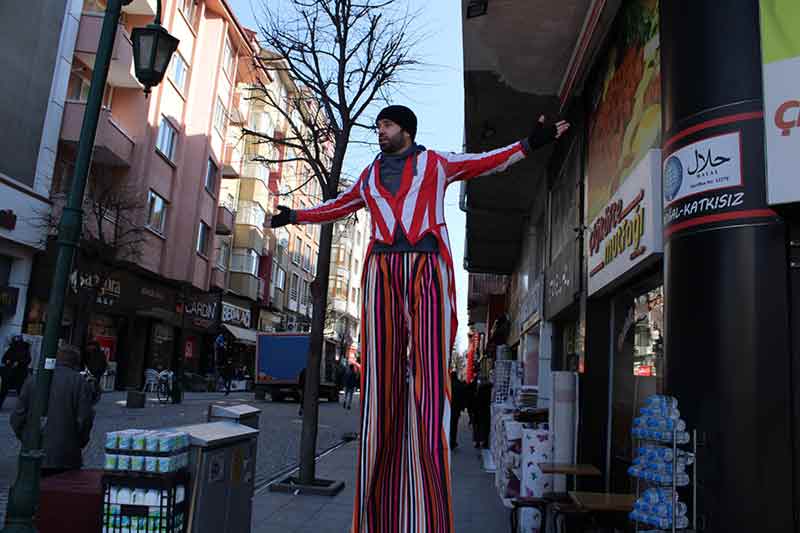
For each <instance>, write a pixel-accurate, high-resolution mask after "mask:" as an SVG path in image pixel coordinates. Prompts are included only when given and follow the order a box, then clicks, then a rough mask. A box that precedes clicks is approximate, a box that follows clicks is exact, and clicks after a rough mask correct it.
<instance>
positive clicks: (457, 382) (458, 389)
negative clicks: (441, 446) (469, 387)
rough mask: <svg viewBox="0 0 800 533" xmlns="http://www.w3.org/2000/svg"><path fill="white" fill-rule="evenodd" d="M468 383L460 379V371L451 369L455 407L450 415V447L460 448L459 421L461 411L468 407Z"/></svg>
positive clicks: (451, 384)
mask: <svg viewBox="0 0 800 533" xmlns="http://www.w3.org/2000/svg"><path fill="white" fill-rule="evenodd" d="M465 386H466V384H465V383H464V382H463V381H461V379H459V376H458V371H457V370H456V369H453V370H451V371H450V388H451V390H452V394H453V408H452V410H451V415H450V449H451V450H455V449H456V448H458V421H459V419H460V418H461V411H463V410H464V408H465V407H466V405H465V402H464V400H465V397H464V389H465Z"/></svg>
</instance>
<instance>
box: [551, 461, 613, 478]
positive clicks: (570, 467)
mask: <svg viewBox="0 0 800 533" xmlns="http://www.w3.org/2000/svg"><path fill="white" fill-rule="evenodd" d="M539 468H541V469H542V473H543V474H563V475H566V476H588V477H597V476H599V475H600V474H601V472H600V469H599V468H597V467H596V466H593V465H585V464H570V463H539Z"/></svg>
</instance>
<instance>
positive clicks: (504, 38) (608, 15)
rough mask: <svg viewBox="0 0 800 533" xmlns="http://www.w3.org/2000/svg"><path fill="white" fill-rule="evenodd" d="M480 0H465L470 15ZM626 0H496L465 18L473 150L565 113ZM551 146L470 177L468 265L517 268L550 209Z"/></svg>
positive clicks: (478, 269)
mask: <svg viewBox="0 0 800 533" xmlns="http://www.w3.org/2000/svg"><path fill="white" fill-rule="evenodd" d="M472 3H473V2H468V0H462V5H464V6H465V9H464V13H467V11H466V7H467V6H468V5H469V4H472ZM477 3H478V4H480V2H477ZM484 4H486V3H485V2H484ZM619 4H620V1H619V0H563V1H560V2H524V1H522V0H519V1H514V2H511V1H509V2H489V3H488V5H487V9H486V11H485V14H483V15H482V16H475V17H472V18H466V19H464V21H463V24H462V34H463V42H464V98H465V114H464V135H465V148H466V151H468V152H484V151H488V150H493V149H495V148H498V147H501V146H504V145H506V144H509V143H512V142H514V141H517V140H519V139H520V138H522V137H523V136H525V135H527V133H528V131H529V130H530V128H531V125H532V124H533V121H534V120H535V119H536V117H537V116H538V115H539V114H540V113H542V114H546V115H549V116H550V117H555V116H556V115H558V114H560V113H561V111H562V110H561V102H562V101H563V100H565V99H566V98H567V97H568V96H569V95H571V94H577V93H579V92H580V90H581V84H582V80H583V79H584V77H585V69H583V68H582V65H584V64H585V63H587V62H589V61H590V59H591V58H592V57H593V54H594V51H595V50H596V48H597V47H598V46H599V45H600V44H601V43H602V36H603V35H604V34H605V33H606V29H607V27H608V26H609V25H610V24H611V21H612V20H613V18H614V14H615V12H616V10H617V9H618V7H619ZM520 43H523V44H522V45H521V44H520ZM551 151H552V149H551V148H544V149H541V150H538V151H537V152H536V153H535V154H534V155H532V156H531V157H530V158H529V159H528V161H525V162H522V163H520V164H518V165H515V166H513V167H512V168H511V169H509V170H508V171H506V172H505V173H504V174H503V177H502V178H496V177H494V176H491V177H486V178H477V179H475V180H472V181H469V182H463V184H464V185H463V188H462V191H461V192H462V196H461V202H460V203H461V207H462V209H463V210H465V211H466V212H467V215H466V236H465V239H464V242H465V250H464V267H465V269H466V270H467V271H469V272H472V273H487V274H511V273H512V272H513V271H514V267H515V264H516V262H517V261H518V259H519V256H520V252H521V244H522V241H523V240H524V238H525V235H524V232H525V231H527V227H528V225H529V221H530V222H532V223H534V224H535V223H536V221H537V220H538V219H539V218H540V217H542V216H543V215H544V212H545V207H546V202H545V201H544V199H545V198H546V196H547V187H546V185H547V180H546V179H545V178H546V169H547V164H548V161H549V158H550V154H551Z"/></svg>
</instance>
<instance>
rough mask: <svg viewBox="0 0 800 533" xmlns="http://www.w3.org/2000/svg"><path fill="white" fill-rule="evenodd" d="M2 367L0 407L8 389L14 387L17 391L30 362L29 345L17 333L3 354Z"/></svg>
mask: <svg viewBox="0 0 800 533" xmlns="http://www.w3.org/2000/svg"><path fill="white" fill-rule="evenodd" d="M2 363H3V367H2V369H0V379H2V381H3V382H2V384H1V385H0V409H2V408H3V403H4V402H5V400H6V396H8V391H9V390H11V389H14V390H16V391H18V392H19V390H20V389H21V388H22V384H23V383H25V378H26V377H27V376H28V366H29V365H30V364H31V346H30V344H28V343H27V342H25V340H24V339H23V338H22V335H17V336H16V337H14V339H13V340H12V341H11V345H10V346H9V347H8V350H6V353H5V354H3V360H2Z"/></svg>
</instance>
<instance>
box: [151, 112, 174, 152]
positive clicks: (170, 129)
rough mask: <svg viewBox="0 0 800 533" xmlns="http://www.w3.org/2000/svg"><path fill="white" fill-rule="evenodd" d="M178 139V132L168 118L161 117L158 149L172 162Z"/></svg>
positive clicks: (157, 141) (157, 140)
mask: <svg viewBox="0 0 800 533" xmlns="http://www.w3.org/2000/svg"><path fill="white" fill-rule="evenodd" d="M177 138H178V130H176V129H175V127H174V126H173V125H172V123H171V122H170V121H169V120H168V119H167V117H164V116H162V117H161V124H160V125H159V126H158V139H156V149H157V150H158V151H159V152H161V153H162V154H164V156H165V157H166V158H167V159H169V160H170V161H172V160H174V158H175V144H176V140H177Z"/></svg>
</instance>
